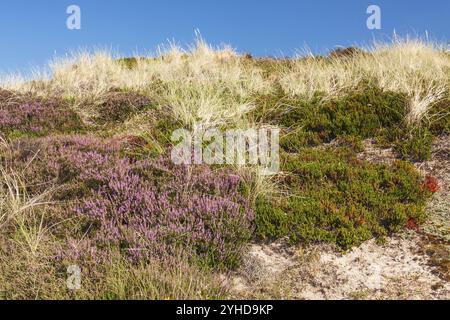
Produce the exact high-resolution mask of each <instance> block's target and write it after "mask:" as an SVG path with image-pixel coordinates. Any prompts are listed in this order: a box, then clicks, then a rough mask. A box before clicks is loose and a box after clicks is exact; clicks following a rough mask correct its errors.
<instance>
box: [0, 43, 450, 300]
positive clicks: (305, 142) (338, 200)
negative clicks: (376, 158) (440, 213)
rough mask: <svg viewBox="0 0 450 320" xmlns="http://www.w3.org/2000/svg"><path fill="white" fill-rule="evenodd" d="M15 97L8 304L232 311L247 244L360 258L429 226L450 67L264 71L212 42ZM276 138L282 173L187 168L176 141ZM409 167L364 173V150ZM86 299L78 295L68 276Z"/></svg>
mask: <svg viewBox="0 0 450 320" xmlns="http://www.w3.org/2000/svg"><path fill="white" fill-rule="evenodd" d="M49 70H50V71H49V72H48V74H46V73H36V74H35V75H34V76H33V79H32V80H29V79H22V78H20V77H19V76H10V77H4V79H2V80H1V83H0V135H1V143H0V149H1V154H0V155H1V156H0V170H1V171H0V180H1V183H0V226H1V229H0V298H2V299H9V298H18V299H218V298H230V297H232V295H231V294H230V293H229V292H228V290H227V285H226V281H224V277H225V278H226V276H227V274H229V273H231V272H233V271H234V270H236V268H238V267H239V265H240V263H241V257H242V253H243V252H245V250H246V248H247V246H248V244H250V243H254V242H262V241H274V240H277V239H282V238H283V239H288V242H289V243H290V244H292V245H307V244H312V243H313V244H314V243H330V244H333V245H335V246H336V248H337V250H342V251H345V250H348V249H350V248H352V247H354V246H358V245H360V244H361V243H363V242H364V241H366V240H369V239H373V238H376V239H378V240H380V241H382V240H383V239H384V238H385V237H389V236H390V235H392V234H393V233H396V232H399V231H401V230H402V229H405V228H412V227H414V228H415V226H418V225H421V224H422V223H424V222H425V221H426V220H427V211H426V204H427V201H428V199H430V197H431V196H432V194H433V193H434V192H436V187H435V186H434V185H433V184H432V183H430V181H433V180H432V177H424V176H422V175H421V173H420V172H419V171H417V169H416V167H415V166H414V163H417V162H421V161H425V160H427V159H429V157H430V150H431V145H432V143H433V140H434V139H435V138H437V137H448V134H449V133H450V132H449V130H450V95H449V92H450V54H449V53H448V52H446V51H445V50H444V49H443V48H442V47H441V46H439V45H438V44H435V43H430V42H426V41H422V40H417V39H414V40H411V39H408V40H395V41H393V42H392V43H388V44H387V43H384V44H375V45H374V46H373V47H370V48H365V49H357V48H347V49H337V50H334V51H332V52H330V54H329V55H327V56H314V55H312V54H302V55H299V56H298V57H295V58H283V59H281V58H279V59H277V58H253V57H252V56H250V55H241V54H238V53H236V52H235V51H234V50H233V49H231V48H229V47H221V48H213V47H211V46H209V45H207V44H206V43H205V42H204V41H203V40H201V39H199V40H197V42H196V43H195V44H194V45H193V46H192V47H189V48H187V49H182V48H179V47H177V46H174V45H171V46H169V47H168V48H163V47H161V48H160V49H159V50H158V54H157V55H155V56H152V57H138V56H137V57H132V58H120V57H115V56H114V55H112V54H110V53H108V52H96V53H92V54H90V53H84V52H82V53H78V54H75V55H73V56H70V57H64V58H61V59H55V60H54V61H52V62H51V63H50V65H49ZM199 126H202V127H204V128H211V127H215V128H220V129H221V130H226V129H232V128H242V129H246V128H252V127H257V128H260V127H278V128H280V129H281V139H280V158H281V171H280V173H279V174H277V175H275V176H264V175H262V174H261V172H260V168H258V167H255V166H250V165H248V166H237V165H222V166H218V165H214V166H212V165H210V166H208V165H206V164H202V165H192V166H186V165H181V166H179V165H175V164H174V163H172V161H171V159H170V150H171V146H172V141H171V134H172V132H173V131H174V130H176V129H179V128H187V129H194V128H198V127H199ZM368 139H370V140H372V141H374V143H376V145H378V146H380V147H382V148H392V150H393V151H394V152H395V153H396V154H397V159H396V160H395V161H393V162H392V163H374V162H371V161H369V160H367V159H362V158H361V157H360V156H359V155H360V153H361V152H362V151H363V150H364V143H363V142H364V141H367V140H368ZM74 265H75V266H79V267H80V269H81V271H82V273H81V274H82V284H81V287H80V288H79V289H77V290H72V289H70V288H68V287H67V285H66V280H67V277H68V275H67V270H68V269H67V268H68V267H69V266H74Z"/></svg>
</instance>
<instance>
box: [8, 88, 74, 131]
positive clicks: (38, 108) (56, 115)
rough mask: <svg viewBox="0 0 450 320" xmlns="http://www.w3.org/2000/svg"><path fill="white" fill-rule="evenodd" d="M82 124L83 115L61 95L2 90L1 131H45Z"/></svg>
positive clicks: (72, 128) (64, 128) (70, 127)
mask: <svg viewBox="0 0 450 320" xmlns="http://www.w3.org/2000/svg"><path fill="white" fill-rule="evenodd" d="M82 127H83V125H82V123H81V120H80V118H79V117H78V116H77V115H76V114H75V113H74V112H73V111H72V110H71V109H70V108H69V106H68V105H67V104H66V103H64V102H63V101H62V100H61V99H59V98H55V97H52V98H48V99H43V98H39V97H33V96H32V95H24V94H19V93H13V92H9V91H5V90H2V91H0V133H9V132H11V131H20V132H23V133H27V134H30V133H31V134H45V133H47V132H50V131H57V132H66V131H70V130H75V129H80V128H82Z"/></svg>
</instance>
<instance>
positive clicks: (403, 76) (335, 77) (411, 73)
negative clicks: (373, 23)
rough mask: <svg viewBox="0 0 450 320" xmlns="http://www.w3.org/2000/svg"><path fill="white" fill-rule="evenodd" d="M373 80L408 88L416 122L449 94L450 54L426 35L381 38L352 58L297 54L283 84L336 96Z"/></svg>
mask: <svg viewBox="0 0 450 320" xmlns="http://www.w3.org/2000/svg"><path fill="white" fill-rule="evenodd" d="M362 80H371V81H374V82H375V83H376V84H378V85H379V86H380V87H381V88H383V89H385V90H390V91H395V92H403V93H405V94H407V95H408V97H409V101H410V106H409V107H410V113H409V117H408V120H409V121H410V122H411V123H415V122H417V121H419V120H420V119H421V118H422V117H424V116H426V115H427V113H428V111H429V110H430V107H432V106H433V104H435V103H436V102H438V101H440V100H441V99H443V98H445V97H447V96H448V92H449V89H450V58H449V56H448V55H447V54H446V53H445V52H444V50H443V48H442V47H440V46H439V45H437V44H434V43H430V42H426V41H422V40H417V39H416V40H409V39H407V40H396V41H394V42H393V43H391V44H380V43H377V44H375V45H374V46H373V47H371V48H368V49H367V50H366V51H365V52H360V53H355V54H354V55H353V56H352V57H351V58H345V59H342V58H339V57H331V58H329V59H321V58H315V57H311V58H307V59H304V58H301V59H297V60H296V62H295V64H294V67H293V68H290V69H288V70H286V71H285V72H284V73H283V75H282V76H281V79H280V83H281V84H282V86H283V88H284V89H285V90H286V91H288V92H290V93H291V94H297V95H302V96H304V97H307V98H310V97H312V96H313V95H314V93H316V92H317V91H321V92H324V93H325V94H326V95H327V96H329V97H335V96H337V95H339V94H340V93H342V92H345V91H346V90H349V89H353V88H355V87H357V86H358V84H359V83H360V82H361V81H362Z"/></svg>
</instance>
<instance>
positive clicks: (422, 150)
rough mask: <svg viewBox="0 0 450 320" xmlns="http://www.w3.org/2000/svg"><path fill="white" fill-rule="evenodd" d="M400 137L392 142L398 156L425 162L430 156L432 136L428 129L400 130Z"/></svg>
mask: <svg viewBox="0 0 450 320" xmlns="http://www.w3.org/2000/svg"><path fill="white" fill-rule="evenodd" d="M401 132H402V135H401V136H399V137H397V139H396V140H395V141H394V147H395V150H396V151H397V152H399V153H400V155H401V156H402V157H403V158H405V159H409V160H412V161H425V160H428V159H429V158H430V156H431V145H432V143H433V135H432V134H431V132H430V131H429V130H428V128H421V127H418V128H413V129H410V130H409V131H408V130H407V129H406V130H402V131H401Z"/></svg>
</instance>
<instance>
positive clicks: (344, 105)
mask: <svg viewBox="0 0 450 320" xmlns="http://www.w3.org/2000/svg"><path fill="white" fill-rule="evenodd" d="M257 104H258V105H259V106H258V108H257V109H256V111H255V114H256V116H255V117H256V119H257V120H262V121H268V122H270V123H272V124H274V125H279V126H282V127H283V128H285V129H286V134H285V135H284V136H283V137H282V138H281V141H280V144H281V146H282V147H283V148H284V149H285V150H286V151H290V152H295V151H298V150H299V149H301V148H302V147H305V146H316V145H319V144H321V143H327V142H330V141H332V140H334V139H336V138H337V137H340V136H353V137H356V138H360V139H364V138H370V137H374V136H376V135H378V134H380V133H381V132H382V131H383V130H389V129H392V128H395V127H398V126H401V124H402V123H403V122H404V119H405V116H406V114H407V100H406V96H405V95H403V94H399V93H394V92H388V91H383V90H381V89H379V88H377V87H376V86H369V85H368V84H365V85H363V84H362V85H361V88H360V89H358V90H355V91H351V92H349V93H347V95H344V96H343V97H341V98H339V99H332V100H324V99H323V96H322V95H321V94H320V93H317V94H316V95H315V96H314V97H313V99H310V100H305V99H302V98H301V97H298V98H293V97H286V96H285V95H284V93H283V92H282V91H278V94H276V95H271V96H266V97H260V98H259V99H257Z"/></svg>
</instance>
